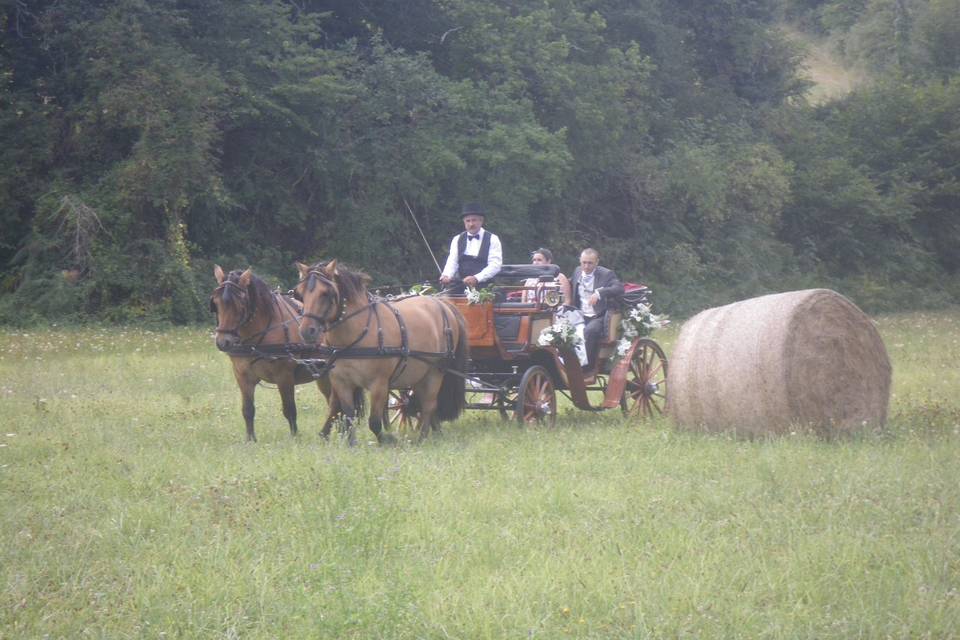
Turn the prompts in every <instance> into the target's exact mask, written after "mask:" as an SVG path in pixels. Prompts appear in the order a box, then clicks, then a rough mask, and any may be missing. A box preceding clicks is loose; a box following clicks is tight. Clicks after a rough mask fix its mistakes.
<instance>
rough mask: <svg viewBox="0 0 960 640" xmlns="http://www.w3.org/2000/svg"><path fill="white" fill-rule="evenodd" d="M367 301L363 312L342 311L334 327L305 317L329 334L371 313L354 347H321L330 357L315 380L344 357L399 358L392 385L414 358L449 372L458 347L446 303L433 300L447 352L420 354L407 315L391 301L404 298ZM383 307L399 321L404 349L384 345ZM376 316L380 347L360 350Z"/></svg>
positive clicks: (391, 378) (369, 299)
mask: <svg viewBox="0 0 960 640" xmlns="http://www.w3.org/2000/svg"><path fill="white" fill-rule="evenodd" d="M409 297H413V296H409ZM367 299H368V301H369V303H368V304H367V305H366V306H365V307H361V308H360V309H357V310H356V311H353V312H351V313H349V314H344V313H343V312H341V313H340V315H339V317H338V318H337V319H336V320H334V321H333V322H332V323H330V324H327V323H326V322H324V321H323V320H321V319H320V318H318V317H317V316H315V315H312V314H307V313H304V314H303V316H304V317H309V318H312V319H314V320H316V321H317V322H319V323H321V324H322V325H323V326H324V330H325V331H329V330H330V329H332V328H334V327H336V326H337V325H340V324H342V323H343V322H345V321H346V320H348V319H350V318H352V317H354V316H356V315H359V314H361V313H363V312H364V311H366V312H367V322H366V324H365V325H364V327H363V330H362V331H361V332H360V333H359V335H358V336H357V337H356V338H355V339H354V340H353V341H352V342H351V343H350V344H348V345H347V346H345V347H331V346H320V347H318V349H319V350H320V351H321V352H322V353H323V354H324V355H326V356H327V360H326V362H325V364H324V365H323V367H322V368H321V369H320V370H319V371H318V372H314V374H313V375H314V377H319V376H320V375H326V374H328V373H329V372H330V370H331V369H332V368H333V367H334V365H335V363H336V361H337V360H338V359H340V358H344V359H347V360H359V359H376V358H399V361H398V362H397V366H396V367H394V369H393V373H391V374H390V384H393V383H394V382H395V381H396V380H397V379H399V378H400V376H401V375H402V374H403V372H404V371H405V370H406V367H407V363H408V361H409V359H410V358H415V359H417V360H420V361H421V362H425V363H427V364H431V365H437V366H438V368H440V369H446V367H445V366H443V365H444V364H448V363H450V362H452V361H453V360H454V356H455V346H454V342H453V328H452V327H451V325H450V318H449V317H448V316H447V313H446V310H445V309H444V308H443V303H442V302H440V301H439V300H434V299H433V298H430V299H431V300H433V302H434V303H435V304H436V305H437V308H438V310H439V311H440V317H442V318H443V334H444V337H445V339H446V351H420V350H416V349H410V343H409V339H408V333H407V325H406V323H405V322H404V320H403V315H402V314H401V313H400V310H399V309H397V308H396V307H395V306H394V305H393V304H391V302H395V301H397V300H403V299H404V298H394V299H393V300H391V301H388V300H385V299H382V298H376V297H374V296H372V295H371V294H369V293H368V294H367ZM341 306H342V305H341ZM381 306H383V307H386V308H387V309H388V310H389V311H390V312H391V313H393V316H394V318H395V319H396V321H397V327H398V328H399V330H400V346H396V347H389V346H386V344H384V335H383V320H381V318H380V307H381ZM374 317H376V319H377V346H375V347H358V346H357V345H358V344H359V343H360V342H361V341H362V340H363V339H364V338H365V337H367V335H368V334H369V333H370V324H371V321H372V320H373V318H374ZM435 361H436V362H435Z"/></svg>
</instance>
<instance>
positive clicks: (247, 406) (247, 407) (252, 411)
mask: <svg viewBox="0 0 960 640" xmlns="http://www.w3.org/2000/svg"><path fill="white" fill-rule="evenodd" d="M256 388H257V385H256V383H254V384H241V385H240V396H241V398H242V399H243V404H242V406H241V411H242V412H243V420H244V422H246V423H247V442H256V441H257V434H256V433H254V431H253V418H254V416H256V415H257V409H256V407H254V405H253V392H254V390H255V389H256Z"/></svg>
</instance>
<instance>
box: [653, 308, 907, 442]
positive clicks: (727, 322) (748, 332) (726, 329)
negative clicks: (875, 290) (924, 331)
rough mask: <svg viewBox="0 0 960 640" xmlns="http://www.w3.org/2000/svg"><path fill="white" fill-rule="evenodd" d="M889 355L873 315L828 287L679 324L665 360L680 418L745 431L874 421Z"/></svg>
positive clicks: (827, 429) (825, 428) (822, 428)
mask: <svg viewBox="0 0 960 640" xmlns="http://www.w3.org/2000/svg"><path fill="white" fill-rule="evenodd" d="M890 377H891V369H890V359H889V358H888V357H887V350H886V348H885V347H884V345H883V340H882V339H881V338H880V334H879V332H877V329H876V327H874V325H873V322H872V321H871V320H870V318H868V317H867V316H866V314H864V313H863V312H862V311H861V310H860V309H859V308H857V306H856V305H855V304H853V303H852V302H850V301H849V300H848V299H847V298H845V297H843V296H842V295H840V294H839V293H837V292H836V291H831V290H829V289H808V290H805V291H790V292H787V293H778V294H773V295H768V296H762V297H759V298H752V299H749V300H743V301H740V302H735V303H733V304H729V305H727V306H724V307H716V308H713V309H707V310H706V311H703V312H701V313H699V314H697V315H696V316H694V317H693V318H691V319H690V320H688V321H687V322H686V323H684V325H683V328H682V330H681V331H680V336H679V337H678V339H677V344H676V346H675V347H674V349H673V353H672V354H671V357H670V369H669V373H668V380H667V388H668V389H670V393H669V394H668V399H667V411H668V413H669V414H670V416H671V417H672V418H673V420H674V422H676V423H677V424H678V425H680V426H683V427H686V428H692V429H706V430H709V431H736V432H737V433H743V434H747V435H758V434H769V433H784V432H789V431H791V430H793V429H796V428H798V427H800V428H804V427H806V428H813V429H815V430H817V431H818V432H821V433H824V434H835V433H842V432H852V431H855V430H857V429H860V428H862V427H864V426H866V425H875V426H879V425H882V424H883V423H884V422H885V421H886V418H887V405H888V403H889V400H890Z"/></svg>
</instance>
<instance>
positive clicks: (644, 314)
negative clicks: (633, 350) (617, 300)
mask: <svg viewBox="0 0 960 640" xmlns="http://www.w3.org/2000/svg"><path fill="white" fill-rule="evenodd" d="M668 324H670V320H669V318H668V317H667V316H666V315H665V314H663V315H657V314H655V313H653V311H651V310H650V305H648V304H644V303H642V302H639V303H637V304H636V305H634V306H633V307H631V308H629V309H627V310H625V311H624V314H623V319H621V320H620V328H621V330H622V333H621V338H620V340H619V341H618V342H617V350H616V352H615V353H614V357H615V358H622V357H623V356H625V355H627V352H628V351H629V350H630V345H632V344H633V341H634V340H635V339H636V338H642V337H644V336H648V335H650V334H651V333H653V332H654V331H656V330H657V329H662V328H663V327H665V326H667V325H668Z"/></svg>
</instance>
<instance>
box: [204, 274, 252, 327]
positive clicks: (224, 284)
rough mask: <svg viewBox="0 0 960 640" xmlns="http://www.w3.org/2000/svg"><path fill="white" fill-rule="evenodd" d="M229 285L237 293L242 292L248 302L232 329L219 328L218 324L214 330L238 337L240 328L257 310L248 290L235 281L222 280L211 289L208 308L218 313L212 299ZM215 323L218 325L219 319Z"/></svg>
mask: <svg viewBox="0 0 960 640" xmlns="http://www.w3.org/2000/svg"><path fill="white" fill-rule="evenodd" d="M230 287H233V288H234V289H236V290H237V292H239V293H241V294H243V295H244V296H246V299H247V303H248V304H247V305H246V312H245V313H244V315H243V317H242V318H240V322H239V324H237V326H236V327H234V328H233V329H221V328H220V327H219V326H218V327H217V328H216V329H215V330H214V331H215V332H216V333H225V334H227V335H234V336H237V337H238V338H239V337H240V329H241V328H243V327H244V326H245V325H247V324H249V323H250V321H251V320H253V316H254V315H256V312H257V310H256V305H257V302H256V300H255V299H254V297H253V296H251V295H249V292H248V291H246V290H245V289H244V288H243V287H242V286H240V285H239V284H237V283H236V282H232V281H230V280H224V281H223V282H222V283H220V286H219V287H217V288H216V289H214V290H213V293H212V294H211V295H210V309H211V311H213V312H215V313H218V312H217V307H216V305H215V304H214V303H213V299H214V298H215V297H216V296H217V294H218V293H221V292H222V291H225V290H226V289H228V288H230ZM222 299H223V298H222V296H221V300H222ZM218 315H219V313H218ZM217 324H218V325H219V320H218V322H217Z"/></svg>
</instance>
